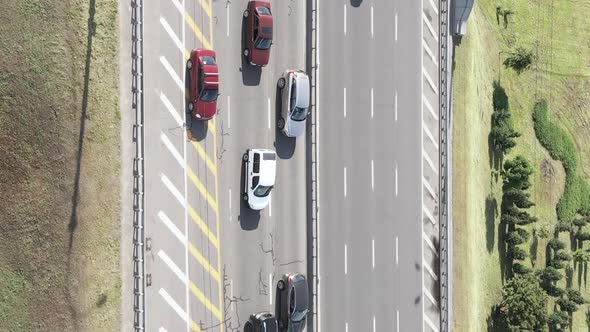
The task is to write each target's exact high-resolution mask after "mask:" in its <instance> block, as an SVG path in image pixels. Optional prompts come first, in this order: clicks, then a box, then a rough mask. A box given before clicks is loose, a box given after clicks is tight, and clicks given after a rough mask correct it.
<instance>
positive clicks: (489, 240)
mask: <svg viewBox="0 0 590 332" xmlns="http://www.w3.org/2000/svg"><path fill="white" fill-rule="evenodd" d="M497 216H498V201H497V200H496V198H495V197H493V196H491V195H490V196H488V197H486V247H487V249H488V252H492V250H493V249H494V237H495V234H494V233H495V228H496V217H497Z"/></svg>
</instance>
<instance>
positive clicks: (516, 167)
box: [502, 155, 533, 190]
mask: <svg viewBox="0 0 590 332" xmlns="http://www.w3.org/2000/svg"><path fill="white" fill-rule="evenodd" d="M531 174H533V168H532V167H531V165H530V163H529V162H528V160H526V159H525V158H524V157H523V156H521V155H518V156H516V157H515V158H514V159H512V160H506V162H504V169H503V170H502V177H503V178H504V188H505V189H510V188H516V189H521V190H526V189H528V188H529V187H530V186H531V183H530V182H529V176H530V175H531Z"/></svg>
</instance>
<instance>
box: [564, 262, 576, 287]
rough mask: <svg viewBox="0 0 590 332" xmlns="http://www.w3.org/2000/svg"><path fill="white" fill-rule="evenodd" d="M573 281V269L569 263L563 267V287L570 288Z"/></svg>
mask: <svg viewBox="0 0 590 332" xmlns="http://www.w3.org/2000/svg"><path fill="white" fill-rule="evenodd" d="M573 281H574V269H573V268H572V266H571V265H569V264H568V266H566V267H565V287H566V288H572V285H573Z"/></svg>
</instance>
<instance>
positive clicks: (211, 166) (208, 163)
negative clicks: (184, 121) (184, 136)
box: [191, 141, 217, 176]
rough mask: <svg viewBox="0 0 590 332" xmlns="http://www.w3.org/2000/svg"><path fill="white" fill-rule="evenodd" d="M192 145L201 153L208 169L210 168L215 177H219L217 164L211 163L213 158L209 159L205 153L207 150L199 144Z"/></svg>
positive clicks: (193, 142) (193, 143)
mask: <svg viewBox="0 0 590 332" xmlns="http://www.w3.org/2000/svg"><path fill="white" fill-rule="evenodd" d="M191 143H192V145H193V147H194V148H195V149H196V150H197V152H198V153H199V156H200V157H201V159H203V160H204V161H205V163H206V164H207V168H209V170H210V171H211V173H213V176H217V169H216V168H215V164H214V163H213V162H212V161H211V158H209V156H208V155H207V152H205V149H203V146H202V145H201V144H200V143H199V142H195V141H191Z"/></svg>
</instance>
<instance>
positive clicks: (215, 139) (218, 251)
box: [212, 118, 223, 322]
mask: <svg viewBox="0 0 590 332" xmlns="http://www.w3.org/2000/svg"><path fill="white" fill-rule="evenodd" d="M212 122H213V126H215V124H216V121H215V118H213V121H212ZM213 161H214V162H215V168H216V169H217V137H216V136H215V135H213ZM217 182H218V181H217V177H215V200H218V199H219V196H218V193H219V186H218V183H217ZM215 217H216V221H217V238H219V236H220V233H219V232H220V231H219V228H220V226H219V213H216V214H215ZM217 270H218V271H221V250H220V249H219V248H217ZM222 287H223V286H222V285H221V281H220V282H219V289H220V290H222V289H223V288H222ZM221 293H222V292H221V291H220V292H219V303H221V304H220V305H223V295H222V294H221ZM222 314H223V313H222ZM222 318H223V317H222ZM221 321H222V322H223V319H222V320H221Z"/></svg>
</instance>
